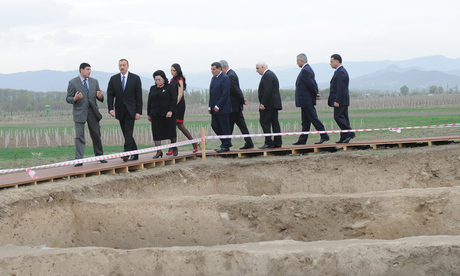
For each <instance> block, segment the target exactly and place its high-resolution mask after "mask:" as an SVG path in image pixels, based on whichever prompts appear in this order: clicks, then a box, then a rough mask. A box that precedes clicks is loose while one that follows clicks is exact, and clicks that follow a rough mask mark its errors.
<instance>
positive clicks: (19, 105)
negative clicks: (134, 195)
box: [0, 85, 459, 113]
mask: <svg viewBox="0 0 460 276" xmlns="http://www.w3.org/2000/svg"><path fill="white" fill-rule="evenodd" d="M399 92H400V94H401V95H404V96H405V95H410V94H412V95H419V94H453V93H459V91H458V85H456V86H455V87H454V88H450V87H449V86H448V85H447V86H446V88H445V89H444V87H442V86H436V85H432V86H430V87H428V88H426V89H415V90H412V91H410V90H409V87H407V86H406V85H404V86H402V87H401V88H400V91H399ZM319 93H320V95H321V97H322V98H323V99H327V97H328V96H329V88H327V89H321V90H320V91H319ZM142 94H143V99H144V106H147V100H148V91H147V90H143V91H142ZM243 94H244V97H245V98H246V99H247V100H248V101H249V102H252V103H257V102H258V101H259V98H258V92H257V90H253V89H245V90H244V91H243ZM395 94H397V92H396V91H377V90H375V91H374V90H360V91H353V90H351V91H350V96H351V97H352V98H359V97H362V96H385V95H395ZM280 95H281V100H282V101H293V100H295V90H294V89H280ZM66 96H67V93H66V92H46V93H44V92H33V91H28V90H14V89H0V113H2V112H3V113H4V112H18V111H19V112H34V111H40V112H41V111H43V110H44V109H45V105H49V106H50V107H51V110H54V111H56V110H58V111H59V110H70V109H71V108H72V105H70V104H68V103H67V102H66ZM104 96H105V97H106V95H104ZM185 98H186V101H187V104H189V105H193V104H207V103H208V101H209V90H199V91H193V90H192V91H185ZM105 104H106V102H104V105H105Z"/></svg>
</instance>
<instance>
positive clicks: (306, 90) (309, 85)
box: [295, 64, 318, 107]
mask: <svg viewBox="0 0 460 276" xmlns="http://www.w3.org/2000/svg"><path fill="white" fill-rule="evenodd" d="M316 95H318V84H316V81H315V72H313V69H311V67H310V65H308V64H305V66H304V67H303V68H302V70H300V73H299V76H297V80H296V82H295V106H296V107H307V106H308V107H312V106H315V105H316Z"/></svg>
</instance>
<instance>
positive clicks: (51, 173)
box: [0, 136, 460, 188]
mask: <svg viewBox="0 0 460 276" xmlns="http://www.w3.org/2000/svg"><path fill="white" fill-rule="evenodd" d="M452 142H456V143H459V142H460V136H444V137H427V138H407V139H391V140H372V141H356V142H353V140H352V142H350V143H348V144H336V143H334V142H333V141H332V142H331V141H329V142H327V143H324V144H321V145H315V144H307V145H298V146H293V145H285V146H283V147H281V148H273V149H263V150H262V149H258V148H254V149H249V150H239V149H232V150H230V151H229V152H224V153H216V152H215V151H214V150H207V151H206V156H216V157H217V156H228V157H239V158H243V157H252V156H261V155H262V156H268V155H275V154H277V155H287V154H291V155H295V154H301V153H318V152H321V151H327V152H336V151H339V150H344V151H347V150H349V149H369V148H372V149H379V148H383V147H399V148H403V147H418V146H430V147H431V146H433V145H438V144H447V143H452ZM202 154H203V153H202V152H198V153H196V154H195V153H192V152H191V151H188V152H179V155H178V156H171V157H170V156H166V155H164V157H163V158H160V159H152V157H153V155H154V153H150V154H142V155H139V160H136V161H129V162H123V161H122V160H121V159H111V160H109V162H108V163H105V164H102V163H99V162H92V163H85V164H83V166H81V167H74V166H65V167H58V168H51V169H43V170H37V171H36V175H37V178H36V179H32V178H31V177H30V176H29V174H27V173H26V172H19V173H14V174H4V175H0V188H6V187H15V188H18V187H19V185H37V184H40V183H46V182H54V181H58V180H69V179H72V178H81V177H89V176H93V175H101V174H116V173H129V172H131V171H138V170H144V169H149V168H155V167H162V166H166V165H174V164H176V163H180V162H186V161H187V160H195V159H197V157H202Z"/></svg>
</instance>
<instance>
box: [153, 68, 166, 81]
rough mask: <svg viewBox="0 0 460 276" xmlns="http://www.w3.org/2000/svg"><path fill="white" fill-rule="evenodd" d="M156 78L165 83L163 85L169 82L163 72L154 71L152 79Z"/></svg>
mask: <svg viewBox="0 0 460 276" xmlns="http://www.w3.org/2000/svg"><path fill="white" fill-rule="evenodd" d="M156 76H160V77H162V78H163V80H164V81H165V84H169V81H168V79H167V78H166V74H165V72H164V71H163V70H156V71H155V72H154V73H153V79H155V77H156Z"/></svg>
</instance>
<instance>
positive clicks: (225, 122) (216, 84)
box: [208, 62, 232, 153]
mask: <svg viewBox="0 0 460 276" xmlns="http://www.w3.org/2000/svg"><path fill="white" fill-rule="evenodd" d="M211 73H212V76H213V77H212V79H211V85H210V87H209V106H208V112H209V114H211V115H212V119H211V127H212V129H213V130H214V132H215V133H216V134H217V135H231V132H230V121H229V114H230V113H231V112H232V105H231V103H230V79H229V78H228V77H227V75H225V74H224V73H223V72H222V65H221V64H220V63H219V62H213V63H212V64H211ZM220 140H221V142H222V144H221V145H220V147H219V148H217V149H215V151H216V152H219V153H220V152H226V151H229V150H230V147H231V146H232V144H231V139H220Z"/></svg>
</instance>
